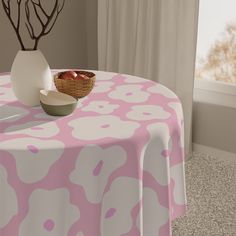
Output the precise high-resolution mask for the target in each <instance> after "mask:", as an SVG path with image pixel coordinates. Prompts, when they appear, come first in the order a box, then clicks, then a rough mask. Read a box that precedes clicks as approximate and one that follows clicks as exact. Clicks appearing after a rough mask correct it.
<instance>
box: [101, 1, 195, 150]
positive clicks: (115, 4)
mask: <svg viewBox="0 0 236 236" xmlns="http://www.w3.org/2000/svg"><path fill="white" fill-rule="evenodd" d="M198 1H199V0H122V1H118V0H99V1H98V64H99V70H106V71H115V72H120V73H126V74H132V75H137V76H142V77H145V78H148V79H151V80H154V81H158V82H159V83H161V84H163V85H165V86H167V87H168V88H169V89H171V90H173V91H174V92H175V93H176V94H177V95H178V96H179V98H180V99H181V101H182V105H183V109H184V122H185V148H186V153H187V154H188V153H190V151H191V142H192V141H191V125H192V124H191V123H192V122H191V121H192V97H193V79H194V67H195V51H196V38H197V21H198V4H199V3H198Z"/></svg>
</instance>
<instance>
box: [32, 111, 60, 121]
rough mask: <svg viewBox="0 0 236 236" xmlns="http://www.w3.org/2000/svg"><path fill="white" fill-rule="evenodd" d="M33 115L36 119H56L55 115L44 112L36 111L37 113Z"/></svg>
mask: <svg viewBox="0 0 236 236" xmlns="http://www.w3.org/2000/svg"><path fill="white" fill-rule="evenodd" d="M34 117H35V118H38V119H47V120H57V119H58V117H57V116H50V115H48V114H47V113H45V112H42V113H38V114H36V115H34Z"/></svg>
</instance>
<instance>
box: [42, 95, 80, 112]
mask: <svg viewBox="0 0 236 236" xmlns="http://www.w3.org/2000/svg"><path fill="white" fill-rule="evenodd" d="M40 104H41V106H42V108H43V110H44V111H45V112H46V113H47V114H49V115H52V116H66V115H69V114H71V113H72V112H73V111H74V110H75V108H76V107H77V100H76V99H75V98H73V97H72V96H70V95H68V94H65V93H61V92H57V91H53V90H40Z"/></svg>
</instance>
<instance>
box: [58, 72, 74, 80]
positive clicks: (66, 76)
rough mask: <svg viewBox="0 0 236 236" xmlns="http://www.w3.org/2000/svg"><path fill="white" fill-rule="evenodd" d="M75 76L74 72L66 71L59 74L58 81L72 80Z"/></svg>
mask: <svg viewBox="0 0 236 236" xmlns="http://www.w3.org/2000/svg"><path fill="white" fill-rule="evenodd" d="M76 76H77V73H76V72H75V71H66V72H63V73H61V74H60V76H59V78H60V79H65V80H74V79H75V78H76Z"/></svg>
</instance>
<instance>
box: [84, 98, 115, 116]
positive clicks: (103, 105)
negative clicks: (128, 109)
mask: <svg viewBox="0 0 236 236" xmlns="http://www.w3.org/2000/svg"><path fill="white" fill-rule="evenodd" d="M118 107H119V105H116V104H110V103H109V102H108V101H92V102H90V103H89V104H88V106H86V107H84V108H82V111H92V112H96V113H99V114H110V113H112V112H113V111H114V110H116V109H117V108H118Z"/></svg>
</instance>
